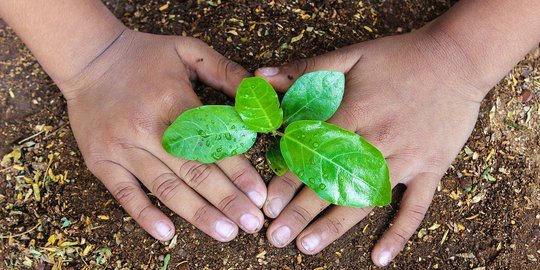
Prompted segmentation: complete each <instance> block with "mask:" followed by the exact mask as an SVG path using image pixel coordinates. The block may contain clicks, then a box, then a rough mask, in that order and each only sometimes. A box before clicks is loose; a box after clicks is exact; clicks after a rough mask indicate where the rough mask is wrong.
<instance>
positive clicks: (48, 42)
mask: <svg viewBox="0 0 540 270" xmlns="http://www.w3.org/2000/svg"><path fill="white" fill-rule="evenodd" d="M0 16H1V17H2V19H3V20H5V21H6V22H7V23H8V24H9V25H10V26H11V27H12V28H13V30H14V31H15V32H16V33H17V35H18V36H19V37H20V38H21V39H22V41H23V42H24V43H25V44H26V46H27V47H28V48H29V49H30V50H31V51H32V53H33V54H34V56H35V57H36V58H37V59H38V61H39V62H40V64H41V65H42V66H43V69H44V70H45V71H46V72H47V73H48V74H49V76H50V77H51V78H52V79H53V80H54V81H55V82H56V83H58V82H62V81H65V80H69V79H71V78H72V77H74V76H76V75H77V74H78V73H79V72H80V71H81V70H82V69H84V67H85V66H87V65H88V64H89V63H91V61H92V60H93V59H94V58H96V57H97V56H98V55H99V54H100V53H101V52H102V51H104V50H106V48H107V46H108V45H109V44H110V43H111V42H112V41H113V40H114V39H116V38H117V37H118V36H119V35H120V33H121V32H122V31H123V30H124V29H125V26H124V25H123V24H122V23H121V22H120V21H119V20H118V19H117V18H116V17H115V16H114V15H113V14H112V13H111V12H110V11H109V10H108V9H107V7H106V6H105V5H104V4H103V3H102V2H101V1H99V0H88V1H53V0H40V1H0Z"/></svg>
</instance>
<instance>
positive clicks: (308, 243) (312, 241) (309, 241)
mask: <svg viewBox="0 0 540 270" xmlns="http://www.w3.org/2000/svg"><path fill="white" fill-rule="evenodd" d="M301 243H302V246H303V247H304V249H305V250H306V251H308V252H311V251H314V250H315V249H316V248H317V247H318V246H319V244H320V243H321V238H320V237H319V236H318V235H317V234H309V235H307V236H304V238H302V241H301Z"/></svg>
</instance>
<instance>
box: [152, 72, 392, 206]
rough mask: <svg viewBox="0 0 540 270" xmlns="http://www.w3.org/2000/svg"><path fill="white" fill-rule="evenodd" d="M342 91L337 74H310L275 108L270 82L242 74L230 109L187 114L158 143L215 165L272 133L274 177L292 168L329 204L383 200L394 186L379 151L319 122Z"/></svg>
mask: <svg viewBox="0 0 540 270" xmlns="http://www.w3.org/2000/svg"><path fill="white" fill-rule="evenodd" d="M344 89H345V76H344V74H343V73H341V72H332V71H317V72H311V73H307V74H305V75H303V76H301V77H300V78H298V80H296V82H295V83H294V84H293V85H292V86H291V88H290V89H289V90H288V91H287V93H286V94H285V96H284V97H283V101H282V104H281V108H280V104H279V99H278V95H277V93H276V91H275V90H274V88H273V87H272V85H270V83H268V82H267V81H266V80H264V79H262V78H258V77H251V78H246V79H244V80H243V81H242V82H241V83H240V86H239V87H238V91H237V94H236V104H235V106H234V107H232V106H221V105H220V106H217V105H212V106H201V107H198V108H195V109H191V110H188V111H185V112H184V113H182V114H181V115H180V116H179V117H178V118H177V119H176V120H175V121H174V123H172V124H171V126H169V128H167V130H166V131H165V134H164V135H163V147H164V148H165V150H167V152H169V153H170V154H171V155H173V156H175V157H180V158H184V159H189V160H197V161H199V162H202V163H212V162H215V161H218V160H220V159H223V158H226V157H230V156H234V155H238V154H242V153H245V152H246V151H247V150H249V149H250V148H251V147H252V146H253V144H254V143H255V140H256V137H257V133H258V132H259V133H271V134H272V135H274V136H280V137H281V139H280V140H279V145H278V144H277V143H276V144H274V145H271V146H270V148H269V149H268V151H267V153H266V158H267V161H268V164H269V165H270V168H271V169H272V170H273V171H274V172H275V173H276V174H277V175H283V174H284V173H285V172H286V171H287V170H289V169H290V170H291V172H292V173H293V174H295V175H296V176H297V177H298V178H299V179H300V180H301V181H302V182H303V183H304V184H306V185H307V186H309V187H310V188H311V189H312V190H313V191H314V192H315V193H317V195H319V196H320V197H321V198H323V199H324V200H326V201H328V202H330V203H332V204H336V205H343V206H353V207H366V206H383V205H387V204H389V203H390V200H391V186H390V180H389V172H388V166H387V164H386V160H385V159H384V156H383V155H382V153H381V152H380V151H379V150H378V149H377V148H375V147H374V146H373V145H371V144H370V143H369V142H367V141H366V140H365V139H364V138H362V137H361V136H359V135H358V134H356V133H354V132H351V131H348V130H345V129H342V128H340V127H338V126H335V125H332V124H329V123H326V122H324V121H326V120H328V119H329V118H330V117H331V116H332V115H333V114H334V113H335V112H336V111H337V109H338V107H339V104H340V103H341V99H342V98H343V93H344ZM282 125H285V126H286V128H285V131H284V132H283V133H282V132H280V131H279V129H280V128H281V126H282ZM276 141H277V140H276Z"/></svg>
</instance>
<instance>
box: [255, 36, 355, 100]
mask: <svg viewBox="0 0 540 270" xmlns="http://www.w3.org/2000/svg"><path fill="white" fill-rule="evenodd" d="M358 45H359V44H356V45H352V46H348V47H344V48H341V49H338V50H335V51H333V52H329V53H326V54H323V55H320V56H316V57H313V58H306V59H300V60H296V61H294V62H291V63H289V64H287V65H284V66H281V67H263V68H259V69H257V70H256V71H255V75H256V76H258V77H262V78H265V79H266V80H268V81H269V82H270V83H271V84H272V85H273V86H274V88H276V90H278V91H286V90H287V89H289V87H291V85H292V84H293V83H294V82H295V81H296V79H298V77H300V76H302V75H303V74H304V73H308V72H313V71H317V70H330V71H341V72H343V73H347V72H349V70H351V69H352V68H353V67H354V65H355V64H356V63H357V62H358V61H359V60H360V58H361V57H362V51H361V49H360V48H359V46H358Z"/></svg>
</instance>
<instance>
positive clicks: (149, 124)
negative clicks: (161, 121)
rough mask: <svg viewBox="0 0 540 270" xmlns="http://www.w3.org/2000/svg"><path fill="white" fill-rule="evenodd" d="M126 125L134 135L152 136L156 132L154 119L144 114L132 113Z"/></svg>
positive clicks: (139, 112)
mask: <svg viewBox="0 0 540 270" xmlns="http://www.w3.org/2000/svg"><path fill="white" fill-rule="evenodd" d="M128 124H129V126H130V127H131V129H132V130H133V131H134V132H135V134H153V133H155V132H156V131H157V128H156V121H155V117H154V116H153V115H151V114H149V113H146V112H141V111H137V110H136V111H134V112H133V113H132V114H131V115H130V116H129V118H128Z"/></svg>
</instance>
